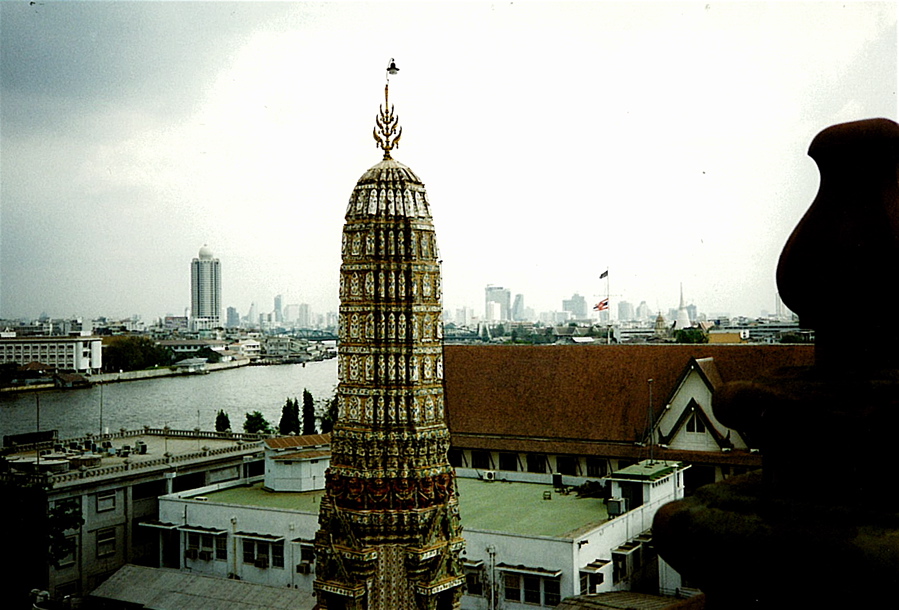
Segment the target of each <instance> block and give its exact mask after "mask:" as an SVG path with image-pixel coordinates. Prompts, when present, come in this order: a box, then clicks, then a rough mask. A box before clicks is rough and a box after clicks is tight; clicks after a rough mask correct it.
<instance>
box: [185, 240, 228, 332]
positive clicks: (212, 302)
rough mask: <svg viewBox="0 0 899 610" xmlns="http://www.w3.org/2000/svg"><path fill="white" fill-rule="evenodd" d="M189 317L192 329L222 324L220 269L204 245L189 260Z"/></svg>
mask: <svg viewBox="0 0 899 610" xmlns="http://www.w3.org/2000/svg"><path fill="white" fill-rule="evenodd" d="M190 319H191V327H192V328H193V329H194V330H201V329H205V328H215V327H217V326H221V325H222V323H221V321H222V269H221V265H220V264H219V259H217V258H214V257H213V256H212V250H210V249H209V248H207V247H206V246H205V245H204V246H203V247H202V248H200V254H199V256H198V257H197V258H195V259H193V260H192V261H191V262H190Z"/></svg>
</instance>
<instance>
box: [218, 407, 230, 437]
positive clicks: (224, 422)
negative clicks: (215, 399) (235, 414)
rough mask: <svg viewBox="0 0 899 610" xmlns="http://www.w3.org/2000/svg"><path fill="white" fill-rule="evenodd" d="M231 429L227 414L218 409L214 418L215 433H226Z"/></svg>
mask: <svg viewBox="0 0 899 610" xmlns="http://www.w3.org/2000/svg"><path fill="white" fill-rule="evenodd" d="M230 429H231V418H230V417H228V414H227V413H225V411H224V410H222V409H219V412H218V414H217V415H216V416H215V431H216V432H227V431H228V430H230Z"/></svg>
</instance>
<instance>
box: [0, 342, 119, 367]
mask: <svg viewBox="0 0 899 610" xmlns="http://www.w3.org/2000/svg"><path fill="white" fill-rule="evenodd" d="M6 362H16V363H18V364H21V365H24V364H28V363H29V362H40V363H42V364H44V365H46V366H47V367H49V368H50V369H51V370H54V371H73V372H77V373H92V372H94V371H100V370H101V369H102V368H103V350H102V340H101V339H100V337H95V336H25V337H22V336H18V335H16V333H14V332H4V333H0V364H3V363H6Z"/></svg>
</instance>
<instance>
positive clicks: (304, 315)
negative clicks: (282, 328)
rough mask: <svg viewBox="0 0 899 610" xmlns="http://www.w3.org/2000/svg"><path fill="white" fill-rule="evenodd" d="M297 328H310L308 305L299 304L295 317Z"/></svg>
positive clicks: (310, 320)
mask: <svg viewBox="0 0 899 610" xmlns="http://www.w3.org/2000/svg"><path fill="white" fill-rule="evenodd" d="M297 326H299V327H300V328H312V310H311V309H310V308H309V304H308V303H301V304H300V309H299V312H298V315H297Z"/></svg>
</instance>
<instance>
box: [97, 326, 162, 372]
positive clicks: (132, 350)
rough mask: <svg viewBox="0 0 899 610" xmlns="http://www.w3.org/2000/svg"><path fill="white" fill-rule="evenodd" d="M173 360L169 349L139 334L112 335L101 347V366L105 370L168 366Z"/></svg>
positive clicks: (131, 369) (136, 369) (132, 369)
mask: <svg viewBox="0 0 899 610" xmlns="http://www.w3.org/2000/svg"><path fill="white" fill-rule="evenodd" d="M173 360H174V357H173V354H172V351H171V350H169V349H168V348H165V347H162V346H161V345H157V343H156V342H155V341H153V339H151V338H149V337H143V336H140V335H120V336H116V337H112V338H111V339H110V340H109V343H107V344H106V346H105V347H104V349H103V368H104V369H106V370H107V371H140V370H143V369H150V368H153V367H155V366H168V365H170V364H171V363H172V361H173Z"/></svg>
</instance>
